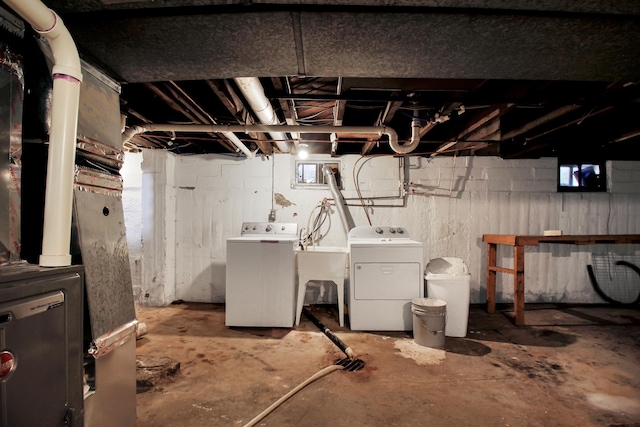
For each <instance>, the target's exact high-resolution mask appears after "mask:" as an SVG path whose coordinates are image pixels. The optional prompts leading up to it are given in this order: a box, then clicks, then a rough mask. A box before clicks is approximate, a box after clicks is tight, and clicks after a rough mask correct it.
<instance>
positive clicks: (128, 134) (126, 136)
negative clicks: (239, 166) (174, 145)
mask: <svg viewBox="0 0 640 427" xmlns="http://www.w3.org/2000/svg"><path fill="white" fill-rule="evenodd" d="M149 126H164V127H165V128H164V129H162V131H164V132H217V133H221V134H222V135H224V136H225V137H226V138H227V139H228V140H229V141H231V142H232V143H233V145H235V146H236V147H237V148H238V150H240V151H242V152H243V153H244V154H245V155H246V156H247V159H253V158H254V157H255V156H256V152H257V150H256V151H251V150H249V148H247V146H246V145H244V143H243V142H242V141H240V138H238V137H237V136H236V134H235V133H233V132H228V131H212V130H206V131H203V130H201V129H200V126H208V127H210V125H172V124H167V125H148V124H147V125H143V126H131V127H129V128H127V130H125V131H124V132H122V144H123V145H124V144H128V143H129V142H130V141H131V138H133V137H134V136H136V135H139V134H141V133H145V132H150V131H151V129H148V128H149ZM214 126H217V125H214ZM193 127H198V129H197V130H192V129H191V128H193ZM177 128H179V129H177ZM154 130H160V129H154Z"/></svg>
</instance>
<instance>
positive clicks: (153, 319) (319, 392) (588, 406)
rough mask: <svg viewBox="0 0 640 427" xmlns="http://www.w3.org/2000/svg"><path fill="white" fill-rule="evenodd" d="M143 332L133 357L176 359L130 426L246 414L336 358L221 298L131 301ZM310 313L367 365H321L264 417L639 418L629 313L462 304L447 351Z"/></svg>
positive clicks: (633, 313)
mask: <svg viewBox="0 0 640 427" xmlns="http://www.w3.org/2000/svg"><path fill="white" fill-rule="evenodd" d="M137 311H138V319H139V320H140V321H143V322H146V323H147V325H148V328H149V334H148V335H146V336H144V337H143V338H142V339H140V340H138V342H137V353H138V355H141V356H146V357H147V358H149V357H151V358H154V357H161V356H168V357H170V358H172V359H173V360H174V361H178V362H180V364H181V367H180V370H179V371H178V373H177V374H176V375H175V376H173V377H168V378H165V379H164V380H159V381H158V382H157V383H156V384H155V386H154V387H153V388H152V389H151V390H149V391H146V392H144V393H139V394H138V396H137V407H138V422H137V426H138V427H147V426H163V427H168V426H185V427H188V426H198V427H202V426H235V425H244V424H245V423H246V422H248V421H249V420H251V419H252V418H253V417H254V416H255V415H257V414H258V413H260V412H261V411H262V410H264V409H265V408H267V407H268V406H269V405H271V404H272V403H273V402H274V401H276V400H277V399H278V398H280V397H281V396H282V395H284V394H285V393H287V392H288V391H289V390H291V389H292V388H293V387H295V386H296V385H298V384H299V383H301V382H302V381H304V380H305V379H307V378H308V377H310V376H311V375H313V374H314V373H316V372H317V371H319V370H320V369H322V368H324V367H326V366H328V365H330V364H332V363H333V362H334V361H335V360H337V359H340V358H342V357H343V355H342V353H341V352H340V351H339V350H338V349H337V347H335V346H334V345H333V344H332V343H331V342H330V341H329V340H328V339H327V338H326V337H325V336H324V335H323V334H322V333H320V332H319V331H318V330H317V329H316V327H315V326H314V325H313V324H312V323H311V322H310V321H308V320H307V319H305V318H304V317H303V321H302V322H301V324H300V326H298V327H295V328H293V329H291V330H289V329H271V328H264V329H258V328H255V329H253V328H227V327H225V326H224V305H220V304H193V303H185V304H181V305H172V306H169V307H166V308H142V307H139V308H138V309H137ZM313 313H314V314H315V315H316V316H317V317H318V318H320V320H321V321H322V322H323V323H325V325H326V326H327V327H329V328H330V329H331V330H332V331H334V332H336V334H337V335H338V336H339V337H340V338H341V339H342V340H343V341H345V342H346V343H347V344H349V345H350V346H351V347H352V348H353V349H354V350H355V351H356V352H357V353H358V355H359V357H360V358H362V359H363V360H364V361H365V362H366V367H365V369H364V370H363V371H360V372H343V371H338V372H333V373H331V374H329V375H328V376H326V377H324V378H321V379H319V380H318V381H316V382H314V383H312V384H310V385H309V386H307V387H306V388H305V389H303V390H302V391H300V392H299V393H297V394H296V395H295V396H293V397H292V398H291V399H289V400H288V401H287V402H285V403H284V404H283V405H282V406H281V407H279V408H278V409H276V410H275V411H274V412H273V413H271V414H270V415H269V416H267V417H266V418H265V419H264V420H262V421H261V422H260V423H258V425H265V426H396V425H397V426H421V425H429V426H464V425H469V426H471V425H473V426H499V425H501V426H558V425H563V426H569V425H575V426H640V327H639V325H640V311H639V310H637V309H621V308H611V307H600V306H586V307H585V306H555V305H534V306H527V312H526V322H527V326H525V327H515V326H513V324H512V323H511V322H510V321H509V320H508V318H507V316H508V315H509V313H508V311H503V312H501V313H498V314H494V315H488V314H486V313H485V312H484V309H483V307H475V306H473V307H471V311H470V317H469V334H468V335H467V337H466V338H447V339H446V343H445V350H436V349H430V348H426V347H420V346H418V345H416V344H415V343H414V342H413V339H412V338H411V335H410V334H405V333H363V332H351V331H350V330H348V329H347V328H340V327H338V325H337V322H336V320H335V313H334V310H333V309H332V308H331V307H330V306H320V307H314V310H313Z"/></svg>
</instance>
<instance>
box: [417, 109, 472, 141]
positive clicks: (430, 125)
mask: <svg viewBox="0 0 640 427" xmlns="http://www.w3.org/2000/svg"><path fill="white" fill-rule="evenodd" d="M461 105H462V103H461V102H451V103H449V104H448V105H445V106H444V107H443V108H442V112H441V113H440V115H442V116H448V115H449V114H451V113H453V111H454V110H455V109H456V108H459V107H460V106H461ZM436 124H437V123H435V122H429V123H427V124H426V125H425V126H422V127H421V128H420V134H419V135H420V138H422V137H423V136H425V135H426V134H427V132H429V131H430V130H431V129H433V128H434V127H436Z"/></svg>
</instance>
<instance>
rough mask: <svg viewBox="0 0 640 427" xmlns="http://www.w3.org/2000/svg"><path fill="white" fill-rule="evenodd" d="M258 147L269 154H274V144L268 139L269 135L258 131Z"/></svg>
mask: <svg viewBox="0 0 640 427" xmlns="http://www.w3.org/2000/svg"><path fill="white" fill-rule="evenodd" d="M256 144H257V145H258V148H260V151H262V152H263V153H264V154H266V155H267V156H270V155H271V154H273V145H272V144H271V143H270V142H269V141H267V136H266V135H265V134H264V133H258V140H257V141H256Z"/></svg>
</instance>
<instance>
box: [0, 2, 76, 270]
mask: <svg viewBox="0 0 640 427" xmlns="http://www.w3.org/2000/svg"><path fill="white" fill-rule="evenodd" d="M5 3H7V5H9V6H10V7H11V8H12V9H13V10H14V11H15V12H17V13H18V14H19V15H20V16H21V17H22V18H23V19H24V20H25V21H27V22H28V23H29V24H30V25H31V26H32V27H33V29H34V30H35V31H36V32H38V33H39V34H41V35H42V36H43V37H44V38H45V39H46V40H47V42H48V43H49V46H50V47H51V53H52V54H53V69H52V75H53V93H52V105H51V132H50V135H49V159H48V163H47V179H46V189H45V202H44V229H43V238H42V254H41V255H40V265H41V266H43V267H61V266H66V265H71V255H70V253H69V252H70V246H71V213H72V206H73V172H74V170H73V169H74V163H75V157H76V137H77V130H78V104H79V101H80V83H81V82H82V71H81V66H80V57H79V56H78V50H77V48H76V45H75V43H74V42H73V39H72V38H71V34H69V31H68V30H67V28H66V27H65V25H64V23H63V22H62V19H60V17H59V16H58V15H57V14H56V13H55V12H54V11H52V10H51V9H49V8H48V7H47V6H45V5H44V4H43V3H42V2H41V1H40V0H5Z"/></svg>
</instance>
